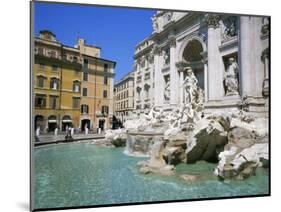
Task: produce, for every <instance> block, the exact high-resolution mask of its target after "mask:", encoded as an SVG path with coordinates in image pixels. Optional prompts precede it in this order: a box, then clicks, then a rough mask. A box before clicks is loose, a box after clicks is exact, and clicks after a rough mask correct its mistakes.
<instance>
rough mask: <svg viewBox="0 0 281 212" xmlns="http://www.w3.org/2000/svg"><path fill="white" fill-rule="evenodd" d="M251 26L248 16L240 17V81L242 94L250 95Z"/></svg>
mask: <svg viewBox="0 0 281 212" xmlns="http://www.w3.org/2000/svg"><path fill="white" fill-rule="evenodd" d="M250 32H251V26H250V17H249V16H241V17H240V46H239V52H240V68H241V70H240V71H241V72H240V73H241V83H242V86H241V87H242V95H243V96H250V95H251V94H252V92H251V90H252V89H251V87H252V86H251V78H252V77H253V75H252V73H251V72H252V71H251V51H252V49H251V36H250V35H251V33H250Z"/></svg>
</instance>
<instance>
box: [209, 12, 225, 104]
mask: <svg viewBox="0 0 281 212" xmlns="http://www.w3.org/2000/svg"><path fill="white" fill-rule="evenodd" d="M219 20H220V17H219V16H218V15H215V14H208V15H207V16H206V23H207V26H208V47H207V48H208V86H209V87H208V94H209V95H208V98H209V99H208V100H221V99H222V97H223V95H224V88H223V68H222V59H221V56H220V52H219V45H220V43H221V38H220V28H219Z"/></svg>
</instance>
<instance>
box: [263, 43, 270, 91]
mask: <svg viewBox="0 0 281 212" xmlns="http://www.w3.org/2000/svg"><path fill="white" fill-rule="evenodd" d="M262 59H263V62H264V80H263V88H262V94H263V96H268V95H269V49H268V48H266V49H265V50H264V51H263V52H262Z"/></svg>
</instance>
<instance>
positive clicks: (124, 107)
mask: <svg viewBox="0 0 281 212" xmlns="http://www.w3.org/2000/svg"><path fill="white" fill-rule="evenodd" d="M134 74H135V73H134V72H130V73H128V74H127V75H126V76H124V77H123V78H122V79H121V80H119V81H118V82H116V84H115V85H114V115H115V116H116V118H117V119H118V120H120V121H121V123H124V122H125V121H126V120H127V119H128V118H129V117H130V116H131V114H132V111H133V110H134V104H135V102H134V101H135V99H134V94H135V91H134V79H135V78H134Z"/></svg>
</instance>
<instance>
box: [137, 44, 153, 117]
mask: <svg viewBox="0 0 281 212" xmlns="http://www.w3.org/2000/svg"><path fill="white" fill-rule="evenodd" d="M153 46H154V42H153V41H152V40H151V39H149V38H147V39H145V40H144V41H142V42H141V43H139V44H138V45H137V46H136V47H135V55H134V61H135V64H134V67H135V72H134V77H135V112H136V113H137V114H140V113H147V112H148V111H149V109H150V108H151V106H152V105H153V102H154V93H153V88H154V57H153V55H152V54H151V51H152V49H153Z"/></svg>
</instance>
